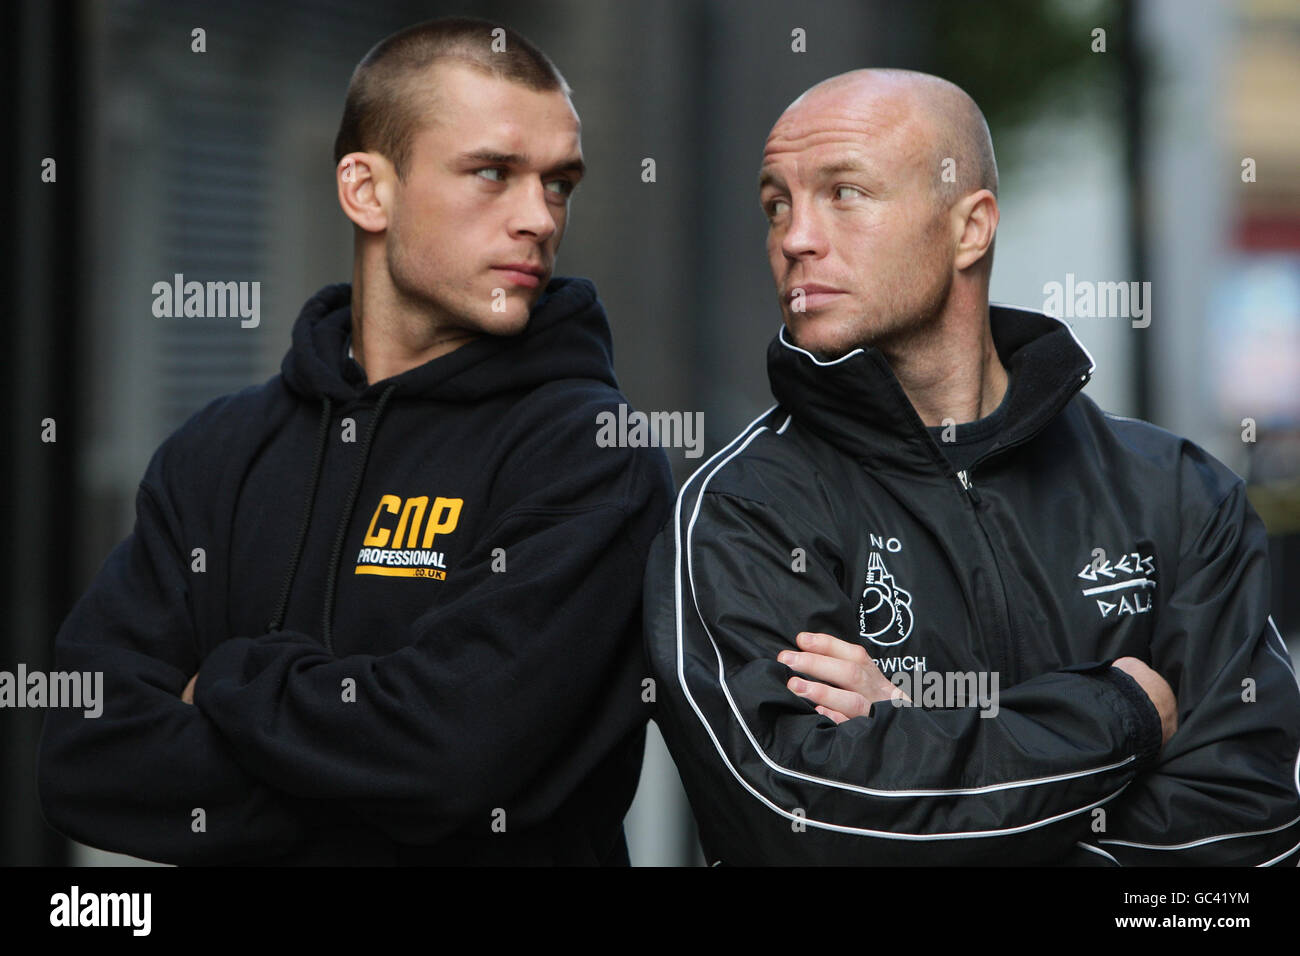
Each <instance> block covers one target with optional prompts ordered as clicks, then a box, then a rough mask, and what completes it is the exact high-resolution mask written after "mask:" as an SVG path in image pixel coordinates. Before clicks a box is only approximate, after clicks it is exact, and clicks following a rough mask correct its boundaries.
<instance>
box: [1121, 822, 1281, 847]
mask: <svg viewBox="0 0 1300 956" xmlns="http://www.w3.org/2000/svg"><path fill="white" fill-rule="evenodd" d="M1297 823H1300V817H1296V818H1295V819H1294V820H1290V821H1288V822H1286V823H1284V824H1282V825H1281V826H1280V827H1273V828H1272V829H1271V830H1252V831H1251V832H1250V833H1224V834H1221V835H1220V836H1212V837H1202V838H1201V839H1199V840H1192V841H1191V842H1190V843H1173V844H1164V845H1161V844H1159V843H1131V842H1129V841H1128V840H1098V841H1097V842H1098V843H1109V844H1110V845H1112V846H1131V847H1136V848H1137V849H1139V850H1189V849H1191V848H1192V847H1194V846H1204V845H1205V844H1207V843H1218V842H1219V841H1220V840H1236V839H1238V838H1240V837H1252V836H1266V835H1268V834H1270V833H1277V832H1278V831H1280V830H1285V829H1286V828H1287V827H1293V826H1295V825H1296V824H1297Z"/></svg>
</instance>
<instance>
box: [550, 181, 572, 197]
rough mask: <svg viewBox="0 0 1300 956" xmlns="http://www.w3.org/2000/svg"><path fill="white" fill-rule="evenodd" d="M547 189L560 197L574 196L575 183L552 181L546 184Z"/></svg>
mask: <svg viewBox="0 0 1300 956" xmlns="http://www.w3.org/2000/svg"><path fill="white" fill-rule="evenodd" d="M546 188H547V189H549V190H550V191H551V192H553V193H556V194H557V195H560V196H571V195H573V183H571V182H570V181H569V180H567V179H552V180H551V181H550V182H549V183H547V184H546Z"/></svg>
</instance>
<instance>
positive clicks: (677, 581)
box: [673, 405, 1137, 840]
mask: <svg viewBox="0 0 1300 956" xmlns="http://www.w3.org/2000/svg"><path fill="white" fill-rule="evenodd" d="M776 407H777V406H775V405H774V406H772V407H771V408H769V409H768V410H767V411H766V412H764V413H763V414H762V415H760V416H759V417H758V418H756V419H754V420H753V421H752V422H750V423H749V425H747V426H746V427H745V429H744V430H743V431H741V432H740V434H738V435H737V436H736V437H735V438H733V439H732V440H731V441H730V442H729V443H728V444H727V445H726V446H725V447H723V448H722V449H720V450H719V451H717V452H716V453H714V454H713V455H712V456H711V457H710V458H709V460H708V461H706V462H705V463H704V464H703V465H701V466H700V467H699V468H698V469H696V471H695V473H694V474H692V475H691V477H690V478H688V479H687V480H686V482H685V484H683V485H682V490H681V492H680V493H679V494H678V496H677V504H676V507H675V509H674V516H673V535H674V543H675V545H676V555H675V557H674V591H675V595H674V597H675V603H676V624H677V678H678V682H679V684H680V685H681V687H682V692H683V693H684V694H685V696H686V699H687V701H689V703H690V705H691V709H692V710H694V711H695V714H696V716H697V717H698V718H699V720H700V723H701V725H702V726H703V727H704V730H705V732H706V733H707V734H708V736H709V739H710V740H712V741H713V746H714V749H716V750H717V751H718V755H719V756H720V757H721V758H722V761H723V763H724V764H726V766H727V769H728V771H730V773H731V775H732V776H733V777H735V778H736V780H737V782H739V783H740V784H741V786H743V787H744V788H745V789H746V790H748V791H749V792H750V793H751V794H753V795H754V796H755V797H757V798H758V799H759V801H760V802H762V803H763V804H764V805H766V806H767V807H769V808H770V809H772V810H774V811H775V812H777V813H778V814H780V815H782V816H784V817H787V818H788V819H791V820H796V819H798V820H800V821H802V822H803V823H805V824H808V825H812V826H817V827H820V828H823V829H828V830H837V831H840V832H844V833H854V834H863V835H869V836H880V837H886V838H892V839H902V840H909V839H910V840H935V839H962V838H967V837H982V836H995V835H1003V834H1011V833H1019V832H1023V831H1026V830H1031V829H1035V828H1037V827H1040V826H1046V825H1048V824H1051V823H1054V822H1056V821H1057V820H1062V819H1065V818H1066V817H1070V816H1074V815H1076V814H1079V813H1086V812H1087V811H1088V810H1091V809H1093V808H1094V807H1097V806H1100V805H1101V804H1103V803H1108V802H1109V801H1111V800H1113V799H1114V798H1115V797H1117V796H1119V794H1121V793H1122V792H1123V791H1124V789H1125V788H1126V787H1127V786H1128V783H1125V784H1123V785H1122V786H1121V787H1120V788H1119V789H1118V790H1116V791H1115V792H1114V793H1112V794H1110V795H1109V796H1107V797H1104V798H1103V799H1101V800H1098V801H1096V802H1095V803H1091V804H1088V805H1087V806H1084V807H1080V808H1079V809H1077V810H1071V811H1066V812H1065V813H1061V814H1058V815H1056V816H1053V817H1047V818H1044V819H1042V820H1038V821H1034V822H1032V823H1029V824H1023V825H1021V826H1018V827H1007V828H1003V829H1000V830H981V831H957V832H953V833H934V834H905V833H894V832H889V831H878V830H868V829H865V828H860V827H845V826H841V825H838V824H832V823H826V822H823V821H819V820H813V819H811V818H807V817H803V816H797V815H795V814H793V813H791V812H790V811H787V810H784V809H782V808H781V807H778V806H777V805H776V804H774V803H772V802H771V801H770V800H768V799H767V798H766V797H765V796H763V795H762V794H761V793H759V792H758V791H757V790H756V789H754V787H752V786H751V785H750V784H749V783H748V781H746V780H745V779H744V778H743V777H742V776H741V775H740V773H739V772H738V771H737V770H736V768H735V767H734V766H733V765H732V763H731V761H730V760H729V759H728V757H727V754H726V752H725V749H724V748H723V746H722V744H721V742H720V741H719V740H718V738H717V736H716V735H715V734H714V732H713V728H712V727H711V726H710V724H709V722H708V720H707V719H706V718H705V716H704V714H703V712H702V711H701V710H700V707H699V705H698V704H697V703H696V701H695V698H694V696H693V695H692V694H691V692H690V688H689V687H688V686H687V683H686V672H685V649H684V640H683V638H684V631H685V628H684V626H683V625H684V613H683V606H682V574H681V571H682V541H681V510H682V502H683V501H684V500H685V497H686V493H687V491H688V490H689V488H690V486H691V483H692V482H694V481H695V479H696V478H697V477H699V476H700V474H702V473H703V472H704V471H705V470H706V469H708V468H709V467H710V466H713V462H714V461H715V460H716V459H717V458H719V457H720V456H723V455H726V457H725V458H724V459H723V460H722V461H721V462H719V463H718V464H717V465H716V466H713V470H712V471H711V472H710V473H709V475H708V476H707V477H706V478H705V479H704V481H703V482H702V483H701V485H700V489H699V491H698V492H697V493H696V494H697V500H696V503H695V508H694V509H693V513H692V517H691V522H690V529H689V530H688V535H687V557H688V562H689V560H690V530H693V529H694V525H695V519H696V517H698V515H699V509H700V503H701V501H702V499H703V494H704V489H705V487H706V486H707V485H708V482H709V481H710V480H711V479H712V477H713V474H714V473H716V472H717V471H718V470H719V469H720V468H721V467H722V466H723V465H725V464H726V463H727V462H728V461H730V460H731V459H732V458H734V457H735V456H736V455H738V454H740V452H742V451H743V450H744V449H745V448H746V447H747V446H748V445H749V443H750V442H751V441H753V440H754V439H755V438H757V437H758V436H759V435H760V434H762V433H763V432H764V431H767V430H768V426H766V425H762V426H760V427H758V428H757V429H754V426H755V425H757V424H758V422H759V421H761V420H762V419H764V418H766V417H767V416H768V415H770V414H771V413H772V411H773V410H774V409H775V408H776ZM789 424H790V419H789V418H787V419H786V421H785V424H783V425H782V426H781V429H780V430H781V431H784V430H785V427H786V426H787V425H789ZM751 429H754V430H753V431H752V432H751V431H750V430H751ZM742 438H743V439H744V441H743V442H742V443H741V445H740V447H739V448H737V449H736V450H735V451H734V452H731V454H729V455H728V454H727V452H728V451H729V450H730V449H731V448H732V446H734V445H735V444H736V443H737V442H739V441H740V440H741V439H742ZM691 586H692V603H694V604H695V608H696V614H697V616H699V617H700V622H701V624H702V625H703V626H704V629H705V633H706V634H707V635H708V637H709V642H710V643H711V644H712V645H713V651H714V655H715V656H716V657H717V659H718V665H719V677H720V680H721V686H722V690H723V693H724V695H725V696H726V698H727V701H728V704H729V705H730V707H731V710H732V712H733V714H735V716H736V719H737V722H738V723H739V725H740V726H741V728H742V729H743V730H744V732H745V735H746V736H747V737H748V738H749V741H750V743H751V744H752V745H753V746H754V748H755V751H756V752H757V753H758V754H759V756H760V757H761V758H762V759H763V761H764V762H765V763H767V764H768V765H769V766H770V767H772V768H773V769H774V770H776V771H778V772H780V773H783V774H786V775H788V776H792V777H795V778H799V779H805V780H808V781H810V782H814V783H821V784H824V785H826V786H831V787H837V788H841V789H846V790H854V791H858V792H862V793H866V794H869V795H876V796H890V797H892V796H898V797H907V796H947V795H966V794H970V793H979V792H985V791H988V790H1000V789H1009V788H1014V787H1019V786H1034V785H1037V784H1039V783H1046V782H1051V781H1054V780H1057V779H1070V778H1072V777H1078V776H1087V775H1090V774H1093V773H1101V772H1104V771H1106V770H1112V769H1115V768H1116V767H1120V766H1123V765H1124V764H1127V763H1130V762H1131V761H1133V760H1135V759H1137V758H1136V755H1133V756H1130V757H1128V758H1127V759H1125V760H1123V761H1120V762H1119V763H1115V764H1111V765H1109V766H1106V767H1100V768H1096V769H1093V770H1085V771H1077V772H1074V773H1070V774H1065V775H1060V776H1059V777H1046V778H1039V779H1035V780H1027V781H1019V782H1009V783H1003V784H991V785H989V786H987V787H980V788H961V789H953V790H946V791H945V790H938V791H923V790H918V791H906V790H902V791H873V790H870V789H869V788H865V787H859V786H856V785H852V784H846V783H843V782H841V781H833V780H825V779H822V778H819V777H812V776H809V775H806V774H801V773H797V772H795V771H791V770H788V769H786V768H783V767H779V766H777V765H776V764H775V763H773V761H772V760H771V758H769V757H768V756H767V754H766V753H765V752H764V751H763V750H762V748H761V747H760V746H759V745H758V742H757V741H756V740H755V739H754V736H753V734H752V733H751V731H750V729H749V727H748V726H747V725H746V724H745V722H744V720H743V719H741V717H740V714H739V712H738V710H737V709H736V704H735V701H734V700H733V699H732V697H731V694H730V691H729V690H728V689H727V687H726V681H725V675H724V673H723V665H722V656H721V653H720V652H719V650H718V646H717V643H716V642H715V641H714V640H713V636H712V634H711V633H709V630H708V625H707V624H706V623H705V622H704V619H703V616H702V615H700V613H699V604H698V600H697V599H696V598H695V595H694V580H693V578H692V580H691ZM1130 782H1131V781H1130Z"/></svg>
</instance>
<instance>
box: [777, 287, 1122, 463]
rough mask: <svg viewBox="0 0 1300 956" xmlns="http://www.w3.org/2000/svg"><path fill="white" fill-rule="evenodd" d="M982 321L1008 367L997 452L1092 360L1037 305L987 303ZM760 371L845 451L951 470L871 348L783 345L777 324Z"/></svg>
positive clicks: (1061, 399) (1021, 434)
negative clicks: (830, 356) (820, 351)
mask: <svg viewBox="0 0 1300 956" xmlns="http://www.w3.org/2000/svg"><path fill="white" fill-rule="evenodd" d="M989 325H990V329H991V331H992V334H993V344H994V347H995V348H996V349H997V350H998V357H999V358H1000V359H1001V360H1002V364H1003V366H1005V367H1006V369H1007V372H1008V374H1009V376H1010V385H1009V387H1008V391H1007V395H1006V396H1005V398H1004V403H1005V405H1006V419H1005V424H1004V425H1003V428H1002V432H1001V436H1000V439H999V441H998V442H997V443H996V445H995V446H994V450H993V451H992V452H990V454H996V453H997V452H998V451H1000V450H1002V449H1005V448H1008V447H1010V446H1012V445H1018V444H1020V443H1021V442H1024V441H1028V440H1029V439H1030V438H1032V437H1033V436H1034V435H1036V434H1037V433H1038V432H1039V431H1041V430H1042V429H1043V428H1044V427H1045V426H1046V425H1047V423H1048V422H1050V421H1051V420H1052V419H1053V418H1055V417H1056V415H1057V414H1058V413H1060V411H1061V409H1063V408H1064V407H1065V405H1066V403H1067V402H1069V400H1070V399H1071V398H1072V397H1074V394H1075V393H1076V392H1077V391H1079V389H1081V388H1082V387H1083V386H1084V384H1086V383H1087V381H1088V379H1089V378H1090V377H1091V375H1092V372H1093V370H1094V368H1095V367H1096V366H1095V365H1094V363H1093V361H1092V356H1091V355H1089V354H1088V351H1087V349H1085V348H1084V347H1083V345H1082V344H1080V342H1079V340H1078V339H1077V338H1075V336H1074V333H1073V332H1072V331H1071V330H1070V327H1069V326H1068V325H1066V324H1065V323H1064V322H1061V321H1060V320H1059V319H1054V318H1052V317H1051V316H1049V315H1045V314H1044V313H1042V312H1034V311H1031V310H1029V309H1020V308H1016V307H1014V306H1004V305H990V306H989ZM767 371H768V378H769V380H770V382H771V385H772V395H773V396H774V397H775V398H776V400H777V401H778V402H779V403H780V404H781V406H782V407H784V408H785V409H786V410H787V411H789V412H790V413H791V414H792V415H793V416H794V418H795V420H796V421H797V422H799V423H800V425H802V426H803V427H805V428H807V429H808V430H809V431H812V432H814V433H816V434H817V435H819V436H820V437H822V438H824V439H825V440H826V441H828V442H830V443H831V444H832V445H834V446H836V447H837V448H839V449H840V450H841V451H843V452H844V453H845V454H848V455H851V456H852V457H853V458H855V459H857V460H859V461H861V462H863V463H864V464H866V465H868V466H872V467H877V468H892V469H896V470H902V471H908V472H914V473H928V474H934V473H935V472H936V470H937V471H939V472H940V473H942V474H944V475H948V474H951V473H952V470H953V469H952V466H951V465H950V464H949V463H948V460H947V458H945V457H944V454H943V452H942V451H941V450H940V449H939V446H938V445H937V444H936V443H935V442H934V439H932V438H931V437H930V433H929V432H928V431H927V430H926V428H925V424H924V423H923V422H922V421H921V418H920V416H919V415H917V413H916V410H915V409H914V408H913V407H912V403H911V402H910V401H909V400H908V398H907V394H906V393H905V392H904V391H903V387H902V385H900V384H899V382H898V379H897V377H895V375H894V372H893V369H892V368H891V367H890V365H889V362H888V361H886V359H885V357H884V356H883V355H882V354H881V353H880V351H879V350H878V349H876V348H874V347H867V348H859V349H854V350H853V351H852V352H850V353H848V354H847V355H844V356H842V357H840V358H838V359H836V360H834V361H829V362H824V361H821V360H819V359H818V358H817V357H816V356H814V355H813V354H812V353H811V352H808V351H805V350H804V349H801V348H799V347H798V346H796V345H793V344H791V343H790V341H789V339H788V338H787V337H786V334H785V327H784V326H782V327H781V329H780V331H779V332H777V334H776V336H775V337H774V338H773V339H772V342H771V344H770V345H768V348H767Z"/></svg>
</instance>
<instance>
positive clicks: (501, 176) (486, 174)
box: [474, 166, 506, 183]
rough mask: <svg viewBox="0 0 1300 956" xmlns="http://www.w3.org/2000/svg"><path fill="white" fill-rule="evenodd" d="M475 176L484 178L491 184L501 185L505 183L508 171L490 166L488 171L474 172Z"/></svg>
mask: <svg viewBox="0 0 1300 956" xmlns="http://www.w3.org/2000/svg"><path fill="white" fill-rule="evenodd" d="M474 175H476V176H482V177H483V178H484V179H486V180H488V181H490V182H494V183H499V182H504V181H505V178H506V171H505V170H504V169H502V168H501V167H500V166H489V167H488V168H486V169H476V170H474Z"/></svg>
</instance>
